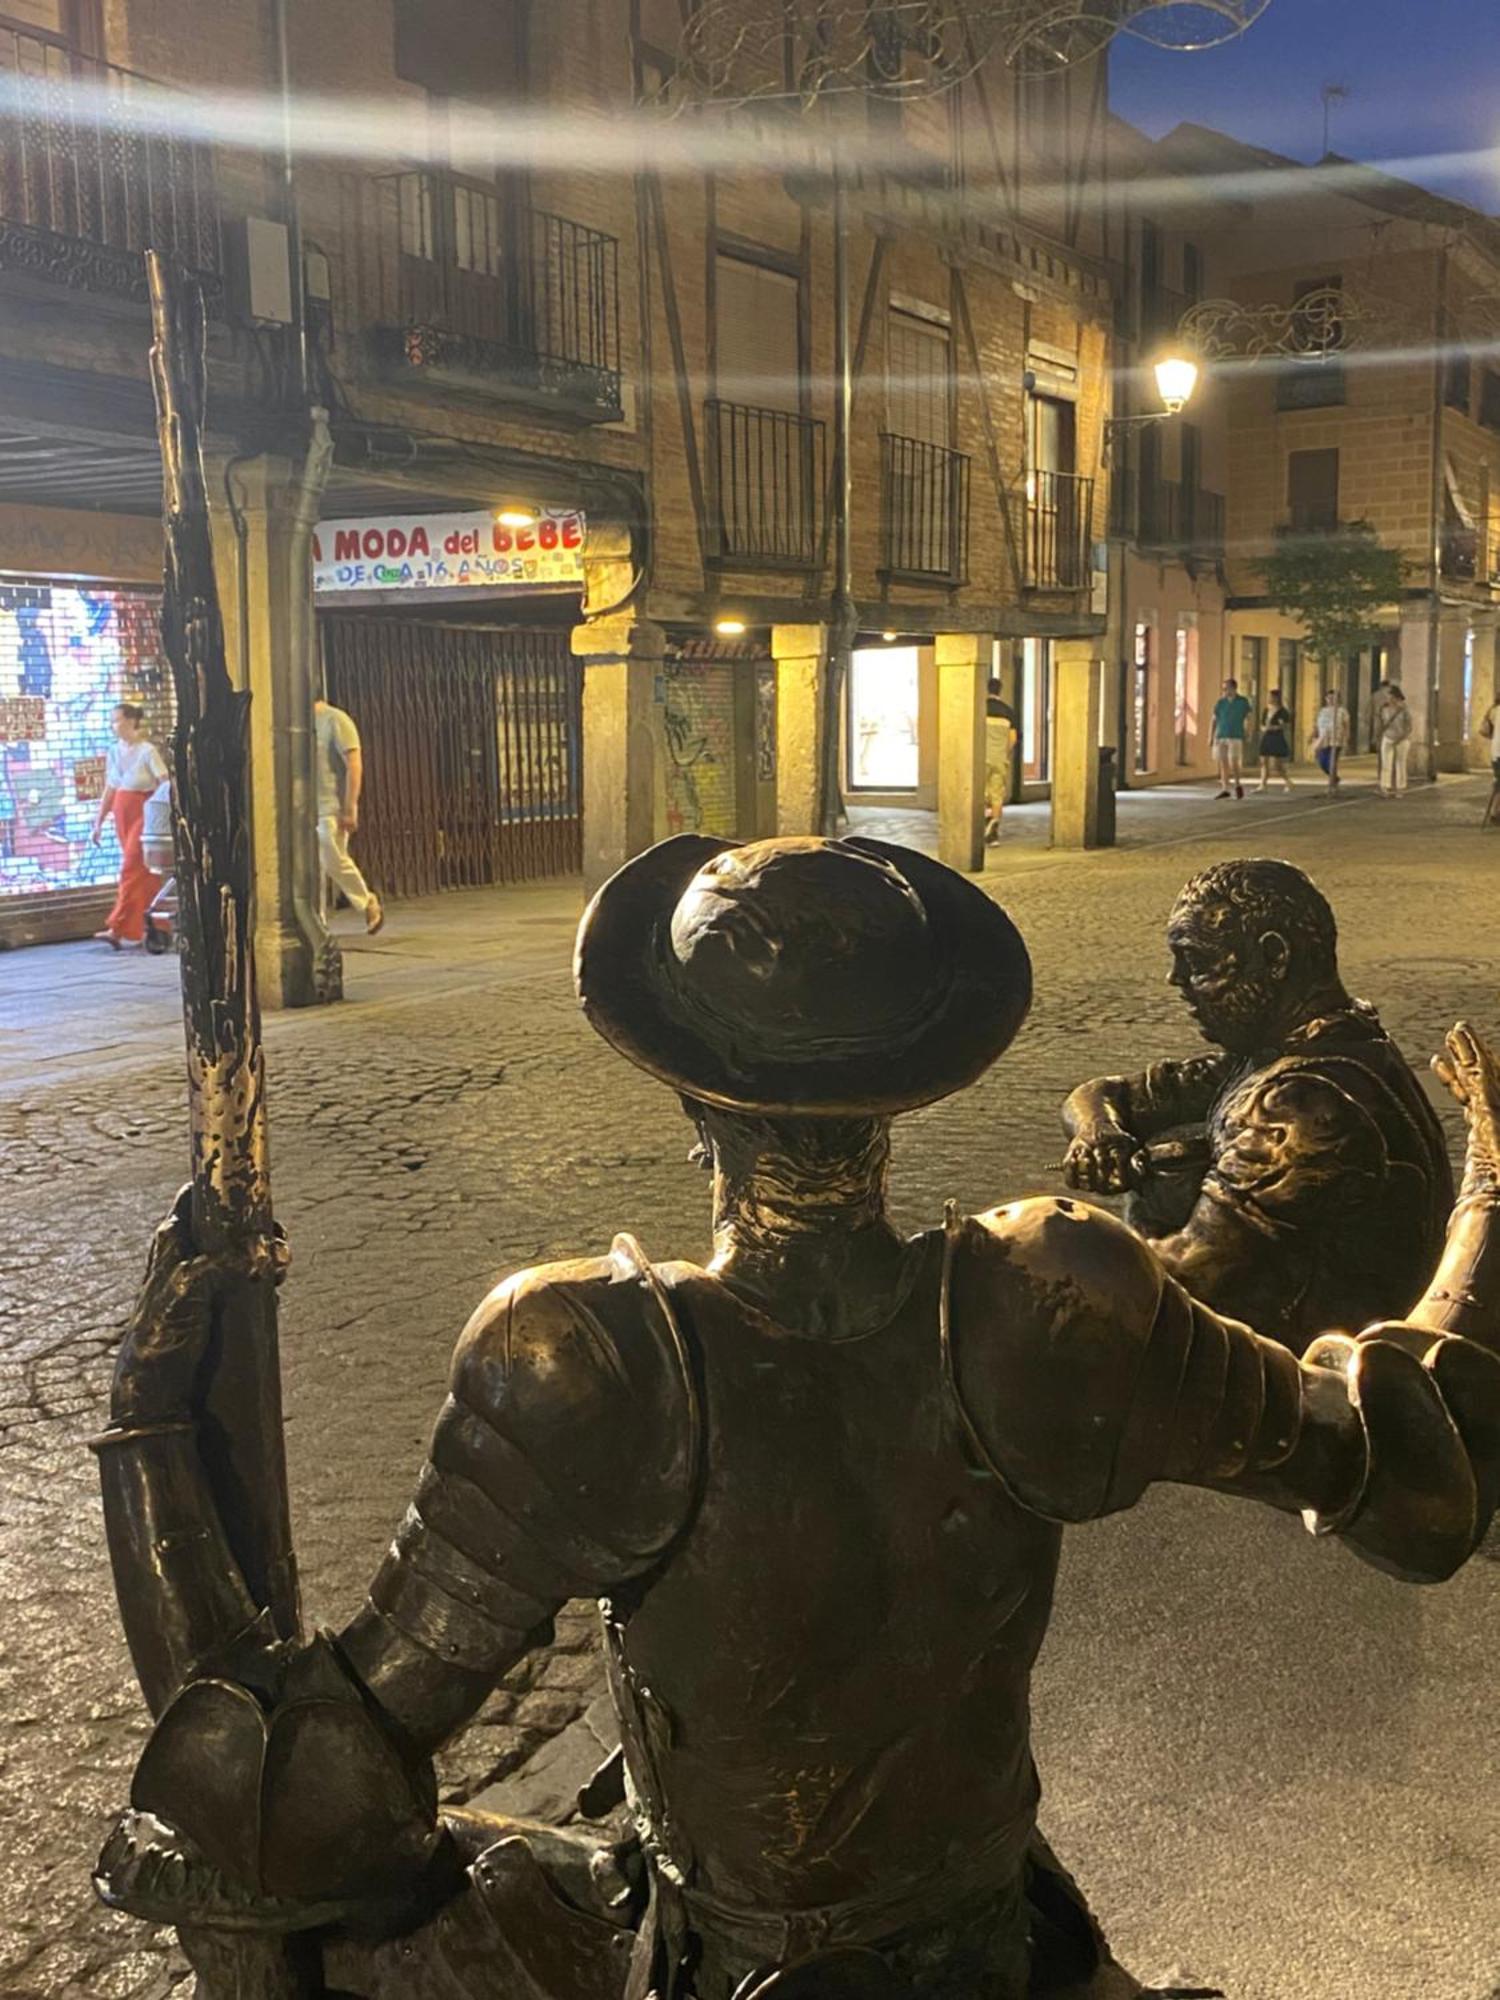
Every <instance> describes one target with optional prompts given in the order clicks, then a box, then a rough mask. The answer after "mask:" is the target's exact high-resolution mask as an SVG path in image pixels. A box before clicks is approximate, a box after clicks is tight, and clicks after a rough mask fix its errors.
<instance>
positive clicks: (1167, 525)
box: [1136, 479, 1224, 557]
mask: <svg viewBox="0 0 1500 2000" xmlns="http://www.w3.org/2000/svg"><path fill="white" fill-rule="evenodd" d="M1136 539H1137V541H1139V542H1140V543H1142V544H1143V546H1145V547H1147V548H1154V549H1170V550H1173V551H1176V552H1179V553H1182V554H1185V555H1199V556H1213V557H1222V555H1223V554H1224V495H1223V494H1222V493H1210V492H1207V491H1206V490H1205V489H1204V488H1203V487H1201V486H1184V485H1183V484H1182V483H1181V482H1180V481H1177V480H1170V479H1160V480H1157V481H1156V482H1155V484H1154V485H1153V484H1151V483H1149V482H1148V483H1146V484H1144V485H1143V486H1142V489H1141V506H1140V521H1139V528H1138V530H1137V535H1136Z"/></svg>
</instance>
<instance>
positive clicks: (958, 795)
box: [934, 632, 993, 875]
mask: <svg viewBox="0 0 1500 2000" xmlns="http://www.w3.org/2000/svg"><path fill="white" fill-rule="evenodd" d="M934 650H935V652H936V655H937V678H938V780H937V809H938V859H939V860H940V861H945V862H946V863H947V864H948V866H949V867H950V868H958V869H961V870H963V872H964V873H966V874H971V875H972V874H976V873H977V872H978V871H979V870H980V869H982V868H983V867H984V777H985V731H984V719H985V693H986V689H987V686H988V682H989V677H990V658H991V654H992V651H993V647H992V642H991V641H990V639H989V638H988V637H987V636H985V635H982V634H979V633H974V632H939V633H938V634H937V637H936V640H935V642H934Z"/></svg>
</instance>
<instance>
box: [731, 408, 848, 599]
mask: <svg viewBox="0 0 1500 2000" xmlns="http://www.w3.org/2000/svg"><path fill="white" fill-rule="evenodd" d="M704 431H705V437H706V442H707V449H708V475H709V493H710V500H711V505H712V510H713V523H712V525H713V533H714V546H713V555H714V559H715V560H716V561H717V562H719V563H722V564H726V565H729V566H731V567H735V568H740V569H791V570H810V569H814V568H816V567H817V564H818V561H819V557H820V553H821V536H822V521H823V491H824V479H825V477H826V472H825V455H824V426H823V424H822V423H821V421H819V420H818V419H817V418H815V417H804V416H800V415H798V414H797V412H796V411H793V410H770V409H758V408H755V407H753V406H751V405H749V404H745V403H726V402H722V401H720V400H718V399H717V398H714V399H711V400H710V401H708V402H707V403H706V404H705V405H704Z"/></svg>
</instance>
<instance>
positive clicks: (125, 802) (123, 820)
mask: <svg viewBox="0 0 1500 2000" xmlns="http://www.w3.org/2000/svg"><path fill="white" fill-rule="evenodd" d="M145 714H146V712H145V710H144V709H142V708H138V707H137V706H136V704H135V703H134V702H133V701H122V702H121V703H120V705H119V707H118V708H117V709H116V710H115V716H114V723H115V741H114V742H113V743H111V745H110V746H109V757H108V759H107V760H106V763H105V768H104V793H103V796H102V797H101V799H100V800H99V810H98V813H97V814H96V815H95V818H94V845H95V846H96V847H97V846H98V845H99V837H100V835H101V834H102V832H103V831H104V821H105V817H106V815H107V814H108V813H109V812H111V811H113V813H114V816H115V833H116V834H117V836H118V837H119V842H120V884H119V888H118V889H117V891H116V893H115V906H114V908H113V909H112V910H111V911H110V913H109V919H108V921H107V922H106V924H105V926H104V929H103V930H102V931H96V932H95V936H96V937H100V938H102V939H103V940H104V942H105V943H106V944H107V945H109V947H110V948H111V950H113V951H118V950H119V949H120V946H121V945H122V944H140V943H141V941H142V939H143V938H144V937H145V934H146V907H147V905H148V904H149V903H150V901H151V898H152V897H153V896H154V895H155V894H156V892H157V890H158V889H159V888H160V887H161V877H160V876H159V875H153V874H152V872H151V870H150V869H149V868H148V867H147V866H146V863H145V861H144V859H143V858H142V855H141V818H142V815H143V814H144V812H145V810H146V801H147V799H148V798H150V796H151V794H152V793H153V792H154V791H155V790H156V788H157V786H158V785H159V784H160V783H161V781H162V779H163V778H164V777H165V776H166V775H167V767H166V764H165V763H164V762H163V760H162V755H161V752H160V751H159V750H158V749H157V747H156V745H155V744H154V743H152V742H151V741H150V740H149V739H148V738H147V737H146V736H145V735H143V733H142V731H141V724H142V722H143V721H144V720H145Z"/></svg>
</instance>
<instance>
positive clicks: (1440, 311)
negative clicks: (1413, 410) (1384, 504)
mask: <svg viewBox="0 0 1500 2000" xmlns="http://www.w3.org/2000/svg"><path fill="white" fill-rule="evenodd" d="M1447 338H1448V251H1447V247H1446V245H1445V246H1444V248H1443V249H1442V250H1440V251H1439V252H1438V282H1437V307H1436V312H1435V315H1434V322H1433V354H1432V482H1431V494H1430V497H1429V502H1428V507H1429V514H1428V522H1427V526H1428V537H1427V542H1428V548H1427V604H1428V612H1427V776H1428V778H1429V779H1430V780H1431V781H1432V782H1433V783H1434V784H1435V783H1436V782H1437V774H1438V699H1439V687H1438V684H1439V681H1440V680H1441V678H1442V616H1443V595H1442V592H1443V555H1442V548H1443V544H1442V536H1443V498H1444V494H1445V492H1446V490H1447V489H1446V486H1445V484H1444V478H1443V392H1444V389H1445V387H1446V381H1445V377H1446V373H1447V360H1446V357H1445V355H1444V352H1443V349H1444V346H1445V344H1446V342H1447Z"/></svg>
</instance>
